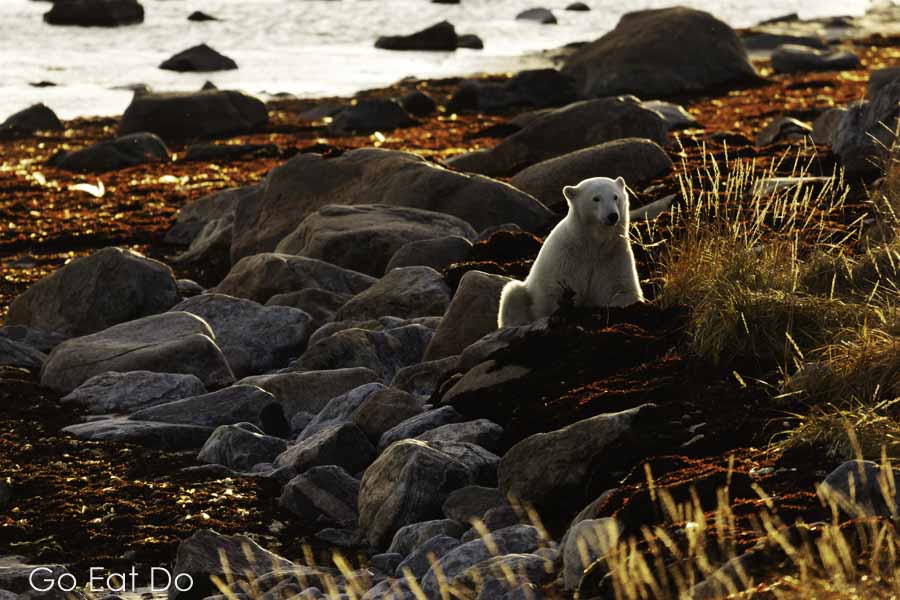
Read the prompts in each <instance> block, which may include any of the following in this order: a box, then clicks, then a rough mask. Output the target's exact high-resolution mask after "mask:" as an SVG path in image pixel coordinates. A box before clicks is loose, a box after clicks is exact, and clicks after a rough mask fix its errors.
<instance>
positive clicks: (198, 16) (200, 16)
mask: <svg viewBox="0 0 900 600" xmlns="http://www.w3.org/2000/svg"><path fill="white" fill-rule="evenodd" d="M218 20H219V19H217V18H216V17H214V16H212V15H208V14H206V13H205V12H203V11H200V10H195V11H194V12H192V13H191V14H189V15H188V21H198V22H202V21H218Z"/></svg>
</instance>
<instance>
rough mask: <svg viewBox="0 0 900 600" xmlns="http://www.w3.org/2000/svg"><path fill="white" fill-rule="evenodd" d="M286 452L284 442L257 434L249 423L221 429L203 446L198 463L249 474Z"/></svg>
mask: <svg viewBox="0 0 900 600" xmlns="http://www.w3.org/2000/svg"><path fill="white" fill-rule="evenodd" d="M285 448H287V442H285V441H284V440H283V439H281V438H279V437H274V436H270V435H265V434H263V433H262V432H260V431H254V428H253V427H250V426H248V424H247V423H238V424H234V425H220V426H219V427H217V428H216V430H215V431H213V432H212V435H210V436H209V439H207V440H206V443H204V444H203V447H202V448H201V449H200V452H199V453H198V454H197V460H198V461H200V462H202V463H206V464H211V465H224V466H226V467H228V468H230V469H235V470H237V471H249V470H250V469H251V468H252V467H253V466H254V465H256V464H259V463H268V462H272V461H273V460H274V459H275V457H276V456H278V455H279V454H281V453H282V452H284V450H285Z"/></svg>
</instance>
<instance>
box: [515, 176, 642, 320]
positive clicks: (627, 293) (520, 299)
mask: <svg viewBox="0 0 900 600" xmlns="http://www.w3.org/2000/svg"><path fill="white" fill-rule="evenodd" d="M563 196H565V198H566V200H567V201H568V203H569V214H567V215H566V217H565V218H564V219H563V220H562V221H560V222H559V223H558V224H557V225H556V227H554V228H553V231H551V232H550V235H548V236H547V239H546V240H544V245H543V246H542V247H541V251H540V252H539V253H538V256H537V259H535V261H534V264H533V265H532V266H531V272H530V273H528V277H527V278H526V279H525V281H524V282H523V281H510V282H509V283H507V284H506V285H505V286H504V287H503V291H502V292H501V294H500V309H499V311H498V318H497V324H498V326H500V327H511V326H515V325H523V324H525V323H530V322H532V321H536V320H537V319H540V318H541V317H546V316H548V315H550V314H552V313H553V312H554V311H555V310H556V308H557V306H558V304H559V299H560V297H561V296H562V294H563V290H564V288H565V287H568V288H570V289H571V290H572V291H573V292H575V304H576V305H577V306H587V307H602V306H628V305H630V304H634V303H635V302H641V301H643V300H644V295H643V293H642V292H641V284H640V281H639V280H638V275H637V269H636V268H635V266H634V254H632V252H631V243H630V241H629V239H628V225H629V215H628V210H629V203H628V191H627V190H626V189H625V180H624V179H622V178H621V177H619V178H618V179H616V180H612V179H609V178H608V177H593V178H591V179H585V180H584V181H582V182H581V183H579V184H578V185H576V186H566V187H564V188H563Z"/></svg>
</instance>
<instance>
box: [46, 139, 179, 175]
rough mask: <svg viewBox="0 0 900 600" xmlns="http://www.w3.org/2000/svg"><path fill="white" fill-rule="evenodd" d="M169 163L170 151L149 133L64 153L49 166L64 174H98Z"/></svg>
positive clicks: (57, 156) (55, 157)
mask: <svg viewBox="0 0 900 600" xmlns="http://www.w3.org/2000/svg"><path fill="white" fill-rule="evenodd" d="M165 162H169V149H168V148H167V147H166V144H165V142H163V141H162V140H161V139H160V138H159V137H157V136H155V135H153V134H152V133H146V132H143V133H131V134H128V135H123V136H121V137H117V138H116V139H114V140H107V141H104V142H99V143H97V144H94V145H93V146H88V147H87V148H82V149H81V150H73V151H71V152H63V153H61V154H58V155H56V156H54V157H53V158H52V159H51V160H50V161H49V163H48V164H49V165H50V166H53V167H56V168H57V169H62V170H64V171H76V172H82V171H88V172H94V173H100V172H104V171H116V170H118V169H125V168H127V167H134V166H136V165H141V164H145V163H165Z"/></svg>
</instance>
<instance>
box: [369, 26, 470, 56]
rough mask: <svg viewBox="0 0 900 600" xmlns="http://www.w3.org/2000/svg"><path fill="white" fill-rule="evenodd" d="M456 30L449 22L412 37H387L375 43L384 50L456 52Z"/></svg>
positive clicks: (380, 38)
mask: <svg viewBox="0 0 900 600" xmlns="http://www.w3.org/2000/svg"><path fill="white" fill-rule="evenodd" d="M456 46H457V36H456V28H455V27H453V25H452V24H451V23H449V22H447V21H441V22H440V23H437V24H435V25H432V26H431V27H428V28H426V29H423V30H422V31H418V32H416V33H413V34H410V35H385V36H381V37H379V38H378V39H377V40H376V41H375V47H376V48H381V49H382V50H438V51H441V50H443V51H449V50H456Z"/></svg>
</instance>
